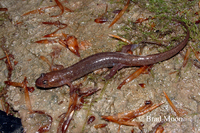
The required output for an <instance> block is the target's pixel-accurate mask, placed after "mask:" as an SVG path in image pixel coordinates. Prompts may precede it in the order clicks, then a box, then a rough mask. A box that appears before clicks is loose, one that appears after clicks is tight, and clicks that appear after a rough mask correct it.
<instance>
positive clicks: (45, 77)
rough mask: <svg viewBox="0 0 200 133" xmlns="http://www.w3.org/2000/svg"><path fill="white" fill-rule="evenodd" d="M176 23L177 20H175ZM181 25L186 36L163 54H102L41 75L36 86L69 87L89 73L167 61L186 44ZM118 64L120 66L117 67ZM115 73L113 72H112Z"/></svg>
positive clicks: (186, 37)
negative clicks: (110, 68)
mask: <svg viewBox="0 0 200 133" xmlns="http://www.w3.org/2000/svg"><path fill="white" fill-rule="evenodd" d="M176 21H177V20H176ZM177 22H179V23H180V24H182V25H183V26H184V27H185V29H186V36H185V38H184V40H183V41H181V42H180V43H179V44H178V45H177V46H175V47H174V48H172V49H171V50H168V51H166V52H163V53H158V54H152V55H146V56H137V55H130V54H128V53H123V52H102V53H97V54H94V55H91V56H88V57H86V58H85V59H83V60H81V61H79V62H77V63H75V64H74V65H72V66H69V67H67V68H65V69H62V70H58V71H52V72H48V73H42V74H41V76H40V77H39V78H38V79H37V80H36V82H35V83H36V86H37V87H40V88H53V87H60V86H63V85H69V86H71V83H72V82H73V81H74V80H76V79H79V78H81V77H83V76H84V75H86V74H88V73H91V72H93V71H95V70H97V69H101V68H107V67H113V66H114V68H115V67H116V66H118V67H116V69H119V68H122V67H124V66H126V67H130V66H145V65H151V64H155V63H158V62H161V61H164V60H167V59H169V58H171V57H173V56H174V55H176V54H177V53H179V52H180V51H181V50H182V49H183V48H184V47H185V46H186V44H187V42H188V40H189V37H190V31H189V29H188V27H187V25H186V24H185V23H184V22H181V21H177ZM119 64H120V65H119ZM113 71H115V70H113Z"/></svg>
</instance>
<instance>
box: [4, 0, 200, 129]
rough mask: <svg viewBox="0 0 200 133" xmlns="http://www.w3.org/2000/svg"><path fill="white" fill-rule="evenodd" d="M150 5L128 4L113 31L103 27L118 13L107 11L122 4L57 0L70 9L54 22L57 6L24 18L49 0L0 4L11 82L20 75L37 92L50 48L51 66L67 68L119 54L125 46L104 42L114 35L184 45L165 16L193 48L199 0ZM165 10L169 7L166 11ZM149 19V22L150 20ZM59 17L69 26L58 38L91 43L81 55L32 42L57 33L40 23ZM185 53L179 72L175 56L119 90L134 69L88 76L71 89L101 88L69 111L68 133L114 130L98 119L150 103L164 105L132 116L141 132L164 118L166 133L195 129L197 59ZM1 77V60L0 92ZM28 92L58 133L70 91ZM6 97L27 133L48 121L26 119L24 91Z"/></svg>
mask: <svg viewBox="0 0 200 133" xmlns="http://www.w3.org/2000/svg"><path fill="white" fill-rule="evenodd" d="M154 2H155V3H154ZM154 2H152V1H145V0H144V1H142V2H140V1H131V2H130V5H129V8H128V10H127V11H126V12H125V14H124V15H123V16H122V18H120V20H119V21H117V23H116V24H114V25H113V26H112V27H111V28H108V26H109V24H110V23H111V22H112V20H113V19H114V17H115V15H116V14H115V13H113V11H115V10H120V9H123V7H124V5H125V4H126V1H120V0H115V1H113V0H96V1H93V0H68V1H65V0H63V1H61V3H63V5H64V6H66V7H68V8H70V9H71V10H73V12H67V11H65V12H64V14H63V15H61V16H59V17H51V16H52V15H56V14H59V13H60V10H59V8H58V7H56V8H53V9H46V10H45V11H44V12H42V13H41V12H40V13H36V14H29V15H26V16H22V15H23V14H24V13H27V12H29V11H31V10H35V9H38V8H41V7H47V6H52V5H55V2H54V1H50V0H18V1H13V0H0V7H1V8H8V11H6V12H4V11H1V12H0V13H1V16H0V17H1V18H0V19H1V20H0V28H1V32H0V38H3V37H5V39H6V41H5V43H1V45H4V46H5V47H6V48H7V49H8V50H9V53H11V54H13V55H14V57H15V59H14V60H15V61H18V63H17V65H15V66H14V71H13V74H12V77H11V79H12V81H13V82H22V81H23V79H24V77H25V76H26V77H27V79H28V83H29V84H28V86H34V87H35V80H36V79H37V78H38V77H39V76H40V74H41V73H46V72H49V71H50V70H49V65H48V64H47V63H46V62H44V61H43V60H41V58H40V56H44V57H46V58H47V59H49V60H50V61H51V56H50V53H51V52H52V51H53V48H55V47H57V48H59V49H61V52H60V54H59V56H58V57H57V58H55V59H54V64H60V65H63V66H64V67H68V66H70V65H72V64H74V63H76V62H78V61H79V60H81V59H83V58H85V57H87V56H89V55H92V54H95V53H99V52H106V51H112V52H115V51H119V50H120V49H121V47H122V46H123V45H125V44H126V43H124V42H121V41H119V40H117V39H114V38H111V37H109V36H108V35H109V34H113V35H120V36H122V37H124V38H126V39H128V40H130V41H131V42H133V43H135V44H139V42H141V41H151V42H157V43H162V44H164V45H167V46H168V47H169V48H171V47H173V46H174V45H177V44H178V43H179V42H181V40H183V38H184V36H185V32H184V31H185V30H184V28H183V27H182V26H181V25H180V24H177V23H175V22H171V21H169V18H179V19H181V20H183V21H185V22H186V23H187V25H188V26H189V29H190V32H191V37H190V41H189V42H188V44H190V45H192V46H193V47H194V48H195V49H196V50H197V51H199V50H200V47H199V40H198V39H199V34H198V33H199V25H198V24H194V23H195V21H197V20H198V19H199V17H200V16H199V15H198V13H199V11H200V9H199V5H198V4H199V1H198V0H194V1H188V0H185V1H176V2H174V3H173V1H166V2H164V3H162V2H163V1H159V0H157V1H154ZM159 4H160V5H159ZM165 4H166V9H165V6H164V5H165ZM106 5H107V6H108V11H107V13H106V14H103V13H104V12H105V9H106ZM153 5H154V6H153ZM167 5H168V6H167ZM170 6H171V8H167V7H170ZM195 13H196V14H195ZM102 14H103V16H104V17H105V18H107V19H108V21H107V22H105V23H103V24H99V23H95V22H94V19H96V18H98V17H99V16H101V15H102ZM163 16H164V17H163ZM153 17H155V19H152V18H153ZM139 18H149V20H147V21H144V22H142V23H134V22H136V21H137V20H138V19H139ZM57 20H59V21H60V22H62V23H65V24H67V25H68V26H67V28H65V29H63V30H60V31H59V32H58V33H65V34H69V35H73V36H75V37H76V38H77V39H78V42H79V43H80V42H82V43H87V44H89V46H88V47H86V49H85V50H80V57H78V56H76V55H75V54H73V53H72V52H71V51H70V50H69V49H67V48H65V47H63V46H61V45H60V44H59V43H57V42H50V43H48V44H38V43H35V41H38V40H42V39H44V38H43V36H44V35H46V34H49V33H52V32H53V31H55V30H56V29H57V27H56V26H52V25H44V24H42V22H54V21H57ZM54 38H56V37H54ZM54 38H53V39H54ZM186 49H189V46H186V48H184V50H183V54H184V53H185V51H186ZM140 50H141V48H138V49H136V51H134V52H133V54H138V53H139V51H140ZM164 50H167V49H166V48H162V47H160V46H155V45H147V46H145V47H144V48H143V51H142V55H148V54H152V53H158V52H162V51H164ZM190 51H191V53H190V56H189V58H190V60H188V63H187V65H186V66H185V67H182V64H183V57H182V56H181V55H180V54H178V55H176V56H174V57H172V58H171V59H169V60H166V61H163V62H160V63H157V64H154V65H153V67H152V69H151V70H150V72H149V73H148V74H142V75H140V76H139V77H137V78H136V79H134V80H133V81H131V82H129V83H127V84H126V85H124V86H123V87H122V89H121V90H118V89H117V86H118V85H119V84H120V83H121V82H122V81H123V80H124V79H125V78H126V77H128V76H129V75H130V74H131V73H133V72H134V71H136V70H137V69H138V67H128V68H123V69H121V70H120V71H118V72H117V74H116V75H115V76H114V77H113V78H111V79H109V80H108V81H103V80H102V79H103V78H104V77H105V75H106V74H108V71H107V70H101V72H97V73H90V74H88V75H86V76H85V77H82V78H81V79H79V80H76V81H75V82H73V84H74V85H76V84H79V83H82V86H81V88H89V87H92V88H94V87H96V88H99V89H101V90H100V91H98V92H97V93H95V94H93V95H92V96H89V97H87V98H86V102H85V103H84V106H83V107H82V109H80V110H79V111H76V112H75V114H74V116H73V120H72V121H71V123H70V126H69V128H68V132H76V133H78V132H84V133H86V132H87V133H89V132H91V133H94V132H97V133H98V132H99V133H104V132H105V133H106V132H109V133H111V132H112V133H113V132H117V131H118V129H119V125H118V124H115V123H112V122H108V121H105V120H103V119H101V116H102V115H113V114H116V113H119V112H124V111H129V110H135V109H138V108H139V107H141V106H142V105H144V102H145V101H147V100H151V101H152V102H153V103H156V104H157V103H161V102H164V104H163V105H162V106H160V107H158V108H157V109H155V110H153V111H152V112H150V113H147V114H145V115H142V116H140V117H138V118H136V119H134V121H141V122H143V123H144V127H143V132H145V133H146V132H149V131H151V130H152V128H153V127H154V126H155V125H156V124H157V123H159V122H161V121H162V120H164V121H165V122H164V124H163V125H162V126H163V127H164V132H165V133H168V132H173V133H175V132H179V133H183V132H184V133H186V132H194V133H197V132H200V122H199V119H200V114H199V113H200V90H199V88H200V84H199V80H200V69H199V68H198V67H197V66H194V65H193V61H194V60H195V61H197V60H196V57H195V56H194V53H193V52H192V50H191V49H190ZM4 56H5V54H4V52H3V50H1V49H0V58H1V57H4ZM7 73H8V70H7V67H6V64H5V62H4V60H1V61H0V85H1V87H3V86H5V84H4V81H5V80H7V79H6V77H7ZM139 84H145V87H141V86H140V85H139ZM163 91H165V92H166V93H167V94H168V96H169V98H170V99H171V100H172V102H173V103H174V105H175V106H176V107H177V108H179V109H182V110H184V111H187V114H186V115H184V116H182V117H178V116H177V115H176V113H175V112H174V110H173V109H172V108H171V107H170V105H169V104H168V102H167V101H166V99H165V96H164V94H163ZM29 94H30V99H31V104H32V108H33V110H42V111H45V112H46V113H47V114H49V115H51V116H52V118H53V122H52V127H51V129H50V131H49V132H51V133H54V132H56V131H57V127H58V123H59V121H60V118H59V117H58V116H60V115H61V114H63V113H64V112H66V111H67V109H68V103H69V87H68V86H62V87H59V88H54V89H48V90H45V89H39V88H37V87H35V91H34V92H33V93H29ZM6 95H7V97H6V101H7V102H8V103H9V105H10V106H11V107H12V108H13V110H15V111H16V112H17V113H15V114H14V115H15V116H17V117H20V118H21V120H22V124H23V127H24V130H25V132H27V133H35V132H37V130H38V128H39V127H40V126H41V125H44V124H45V123H48V117H47V116H46V115H39V114H29V111H28V109H27V107H26V105H25V97H24V91H23V89H20V88H18V87H12V86H10V87H9V89H8V92H7V94H6ZM90 116H95V118H96V119H95V121H94V122H92V123H91V124H87V120H88V118H89V117H90ZM160 118H162V120H161V119H160ZM169 118H171V119H169ZM102 123H107V124H108V125H107V126H106V127H104V128H100V129H95V128H94V125H97V124H102ZM132 129H134V131H135V132H141V131H140V130H139V129H138V128H137V127H132V126H124V125H122V126H121V127H120V132H121V133H125V132H129V133H130V132H131V131H132Z"/></svg>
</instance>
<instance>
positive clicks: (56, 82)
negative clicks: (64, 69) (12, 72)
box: [35, 72, 63, 88]
mask: <svg viewBox="0 0 200 133" xmlns="http://www.w3.org/2000/svg"><path fill="white" fill-rule="evenodd" d="M60 81H61V79H60V78H59V77H58V76H54V74H52V73H51V72H50V73H46V74H45V73H42V74H41V76H40V77H39V78H38V79H37V80H36V81H35V85H36V86H37V87H39V88H53V87H59V86H62V85H63V84H61V82H60Z"/></svg>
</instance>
